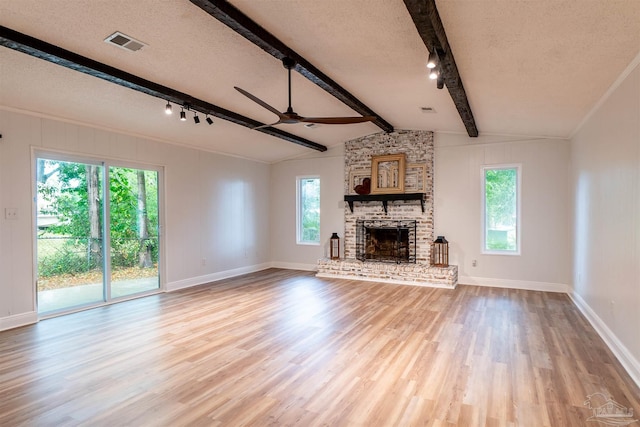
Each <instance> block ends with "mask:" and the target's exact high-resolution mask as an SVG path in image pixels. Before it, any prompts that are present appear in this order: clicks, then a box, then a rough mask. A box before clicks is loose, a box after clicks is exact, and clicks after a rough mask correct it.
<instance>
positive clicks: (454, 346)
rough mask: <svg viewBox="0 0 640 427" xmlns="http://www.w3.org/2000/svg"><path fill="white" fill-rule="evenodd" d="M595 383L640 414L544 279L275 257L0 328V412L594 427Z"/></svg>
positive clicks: (105, 418) (611, 361)
mask: <svg viewBox="0 0 640 427" xmlns="http://www.w3.org/2000/svg"><path fill="white" fill-rule="evenodd" d="M596 392H600V393H603V394H604V395H606V396H610V397H611V398H612V399H613V400H615V401H616V402H618V403H619V404H621V405H623V406H625V407H628V408H633V410H634V412H635V413H636V414H638V415H640V391H639V390H638V388H637V387H636V386H635V384H634V383H633V382H632V381H631V379H630V378H629V377H628V376H627V374H626V373H625V372H624V370H623V369H622V367H621V366H620V365H619V363H618V362H617V361H616V360H615V358H614V356H613V355H612V354H611V352H610V351H609V350H608V349H607V347H606V346H605V345H604V343H603V342H602V340H601V339H600V338H599V337H598V335H597V334H596V332H595V331H594V330H593V329H592V328H591V327H590V326H589V324H588V322H587V321H586V320H585V319H584V318H583V317H582V316H581V315H580V313H579V312H578V310H577V309H576V307H575V306H573V304H572V303H571V301H570V299H569V298H568V297H567V296H566V295H563V294H554V293H544V292H532V291H522V290H508V289H498V288H483V287H476V286H459V287H458V288H457V289H456V290H445V289H431V288H423V287H411V286H399V285H388V284H376V283H367V282H358V281H348V280H331V279H320V278H316V277H314V276H313V274H312V273H306V272H299V271H287V270H277V269H271V270H267V271H264V272H259V273H255V274H250V275H247V276H242V277H238V278H234V279H230V280H225V281H222V282H218V283H215V284H212V285H207V286H199V287H196V288H190V289H187V290H183V291H179V292H174V293H171V294H162V295H156V296H152V297H148V298H143V299H138V300H134V301H129V302H125V303H121V304H116V305H112V306H108V307H103V308H98V309H94V310H88V311H84V312H81V313H76V314H72V315H68V316H63V317H58V318H54V319H49V320H45V321H42V322H40V323H38V324H36V325H33V326H28V327H23V328H19V329H15V330H11V331H5V332H2V333H0V425H1V426H18V425H27V426H36V425H37V426H73V425H86V426H120V425H132V426H156V425H158V426H186V425H196V426H200V425H201V426H217V425H224V426H241V425H256V426H267V425H299V426H319V425H330V426H334V425H335V426H347V425H353V426H396V425H399V426H409V425H415V426H418V425H425V426H465V427H466V426H527V427H539V426H551V427H558V426H589V425H593V426H597V425H599V424H598V423H597V422H590V421H587V418H588V417H589V416H591V415H592V411H591V410H590V409H589V408H587V407H586V406H584V405H583V403H584V401H585V399H586V398H587V395H590V394H593V393H596ZM636 418H638V417H636ZM633 425H635V423H634V424H632V426H633ZM637 425H639V426H640V423H638V424H637Z"/></svg>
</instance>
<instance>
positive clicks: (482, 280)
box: [458, 276, 570, 294]
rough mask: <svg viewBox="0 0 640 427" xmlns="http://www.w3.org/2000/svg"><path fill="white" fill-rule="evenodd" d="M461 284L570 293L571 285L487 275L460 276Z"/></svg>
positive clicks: (459, 281)
mask: <svg viewBox="0 0 640 427" xmlns="http://www.w3.org/2000/svg"><path fill="white" fill-rule="evenodd" d="M458 283H459V284H461V285H475V286H488V287H491V288H509V289H524V290H527V291H542V292H560V293H564V294H566V293H569V289H570V288H569V285H566V284H564V283H549V282H534V281H530V280H510V279H491V278H487V277H471V276H460V277H458Z"/></svg>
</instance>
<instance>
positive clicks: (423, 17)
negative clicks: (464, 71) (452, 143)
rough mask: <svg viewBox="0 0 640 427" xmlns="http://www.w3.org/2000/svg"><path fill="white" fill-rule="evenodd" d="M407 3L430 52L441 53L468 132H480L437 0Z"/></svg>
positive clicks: (409, 0)
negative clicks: (445, 30)
mask: <svg viewBox="0 0 640 427" xmlns="http://www.w3.org/2000/svg"><path fill="white" fill-rule="evenodd" d="M404 4H405V6H406V7H407V10H408V11H409V14H410V15H411V19H413V23H414V24H415V25H416V29H417V30H418V34H420V37H421V38H422V41H423V42H424V44H425V46H426V47H427V49H428V50H429V52H437V53H438V57H439V60H440V67H441V73H442V76H443V79H444V84H445V85H447V89H448V90H449V94H450V95H451V99H453V103H454V104H455V106H456V108H457V109H458V114H460V118H461V119H462V122H463V123H464V126H465V127H466V128H467V133H468V134H469V136H471V137H476V136H478V128H477V126H476V121H475V119H474V118H473V112H472V111H471V106H470V105H469V100H468V99H467V93H466V92H465V90H464V86H463V85H462V79H461V78H460V74H459V73H458V67H457V66H456V61H455V59H454V58H453V52H452V51H451V47H450V46H449V42H448V40H447V35H446V34H445V32H444V26H443V25H442V21H441V20H440V15H439V14H438V9H437V8H436V2H435V0H404Z"/></svg>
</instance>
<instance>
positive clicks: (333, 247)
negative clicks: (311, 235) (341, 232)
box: [329, 233, 340, 259]
mask: <svg viewBox="0 0 640 427" xmlns="http://www.w3.org/2000/svg"><path fill="white" fill-rule="evenodd" d="M330 243H331V244H330V245H329V249H330V253H331V259H340V237H338V233H333V234H332V235H331V240H330Z"/></svg>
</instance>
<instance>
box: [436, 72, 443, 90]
mask: <svg viewBox="0 0 640 427" xmlns="http://www.w3.org/2000/svg"><path fill="white" fill-rule="evenodd" d="M436 85H437V88H438V89H442V88H443V87H444V76H443V75H442V73H438V78H437V79H436Z"/></svg>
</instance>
